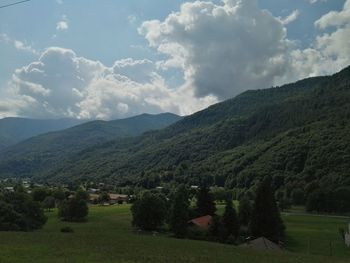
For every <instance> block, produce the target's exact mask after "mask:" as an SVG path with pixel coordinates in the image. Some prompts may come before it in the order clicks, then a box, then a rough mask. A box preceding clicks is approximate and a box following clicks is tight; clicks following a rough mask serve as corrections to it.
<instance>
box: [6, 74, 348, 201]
mask: <svg viewBox="0 0 350 263" xmlns="http://www.w3.org/2000/svg"><path fill="white" fill-rule="evenodd" d="M2 158H3V160H2V161H1V162H0V172H1V175H2V176H34V177H36V178H37V179H41V180H49V181H54V182H71V181H85V180H92V181H96V180H99V181H106V182H113V183H117V184H119V185H126V184H135V185H140V186H143V187H154V186H157V185H159V184H164V183H169V182H172V181H176V182H185V183H189V184H199V183H200V182H201V181H203V180H206V181H209V182H210V183H212V184H216V185H221V186H223V185H226V186H228V187H230V188H233V187H237V188H242V189H245V190H247V189H251V188H254V187H255V185H256V182H257V181H258V179H259V178H261V177H262V176H265V175H270V176H271V177H272V180H273V183H274V186H275V188H276V189H279V188H283V189H284V190H286V191H288V194H290V192H291V191H292V190H293V189H295V188H301V189H311V188H315V187H319V186H320V185H324V186H328V187H337V186H340V185H342V186H344V185H348V186H350V175H349V171H350V67H348V68H346V69H344V70H342V71H341V72H339V73H337V74H335V75H333V76H327V77H316V78H309V79H305V80H301V81H298V82H296V83H293V84H288V85H284V86H282V87H275V88H270V89H263V90H255V91H247V92H245V93H243V94H241V95H239V96H237V97H236V98H233V99H231V100H228V101H225V102H222V103H219V104H216V105H214V106H211V107H209V108H208V109H206V110H203V111H201V112H198V113H195V114H193V115H191V116H188V117H185V118H184V119H182V120H180V121H178V122H176V123H175V124H173V125H171V126H169V127H167V128H165V129H162V130H160V131H152V132H147V133H145V134H143V135H142V136H138V137H134V138H128V139H116V140H113V141H108V142H106V143H101V144H98V145H94V146H92V147H86V148H84V149H81V150H80V151H78V152H75V153H73V154H63V155H60V156H58V158H57V159H55V160H56V162H55V163H53V162H52V161H51V162H50V161H49V160H50V158H48V156H47V153H46V152H44V151H38V152H36V153H35V154H33V153H31V152H27V153H22V152H21V151H19V150H18V149H11V151H8V152H6V153H5V156H4V157H2Z"/></svg>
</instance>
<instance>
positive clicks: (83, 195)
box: [75, 188, 89, 201]
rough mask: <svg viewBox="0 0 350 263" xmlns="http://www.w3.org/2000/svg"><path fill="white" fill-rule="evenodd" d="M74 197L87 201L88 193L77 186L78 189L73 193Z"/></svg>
mask: <svg viewBox="0 0 350 263" xmlns="http://www.w3.org/2000/svg"><path fill="white" fill-rule="evenodd" d="M75 197H76V198H77V199H78V200H85V201H89V194H88V192H86V191H85V190H84V189H83V188H79V189H78V191H77V192H76V193H75Z"/></svg>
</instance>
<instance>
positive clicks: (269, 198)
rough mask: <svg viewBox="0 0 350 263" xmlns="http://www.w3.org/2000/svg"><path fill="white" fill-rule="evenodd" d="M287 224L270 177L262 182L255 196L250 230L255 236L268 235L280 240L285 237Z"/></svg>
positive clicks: (271, 238)
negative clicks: (284, 221)
mask: <svg viewBox="0 0 350 263" xmlns="http://www.w3.org/2000/svg"><path fill="white" fill-rule="evenodd" d="M284 230H285V226H284V224H283V222H282V219H281V215H280V212H279V210H278V207H277V203H276V200H275V197H274V193H273V190H272V187H271V179H270V177H266V178H265V179H264V180H263V181H262V182H260V184H259V186H258V188H257V191H256V197H255V203H254V207H253V212H252V217H251V223H250V231H251V233H252V235H253V236H254V237H256V238H257V237H266V238H268V239H270V240H271V241H274V242H278V241H280V240H283V238H284Z"/></svg>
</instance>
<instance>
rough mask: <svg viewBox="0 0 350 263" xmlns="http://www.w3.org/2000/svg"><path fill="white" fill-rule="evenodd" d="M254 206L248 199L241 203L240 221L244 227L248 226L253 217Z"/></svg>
mask: <svg viewBox="0 0 350 263" xmlns="http://www.w3.org/2000/svg"><path fill="white" fill-rule="evenodd" d="M252 209H253V208H252V205H251V203H250V200H249V199H248V198H247V197H243V198H242V199H241V200H240V201H239V210H238V211H239V212H238V220H239V224H240V225H242V226H248V225H249V222H250V218H251V215H252Z"/></svg>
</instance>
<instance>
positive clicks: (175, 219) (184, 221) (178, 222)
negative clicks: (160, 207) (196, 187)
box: [169, 185, 190, 238]
mask: <svg viewBox="0 0 350 263" xmlns="http://www.w3.org/2000/svg"><path fill="white" fill-rule="evenodd" d="M189 205H190V203H189V195H188V191H187V189H186V187H185V186H183V185H180V186H179V187H178V188H177V189H176V191H175V195H174V200H173V203H172V206H171V209H170V220H169V221H170V222H169V223H170V228H171V231H172V232H173V233H174V234H175V236H176V237H180V238H181V237H184V236H186V234H187V225H188V219H189V211H188V209H189Z"/></svg>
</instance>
